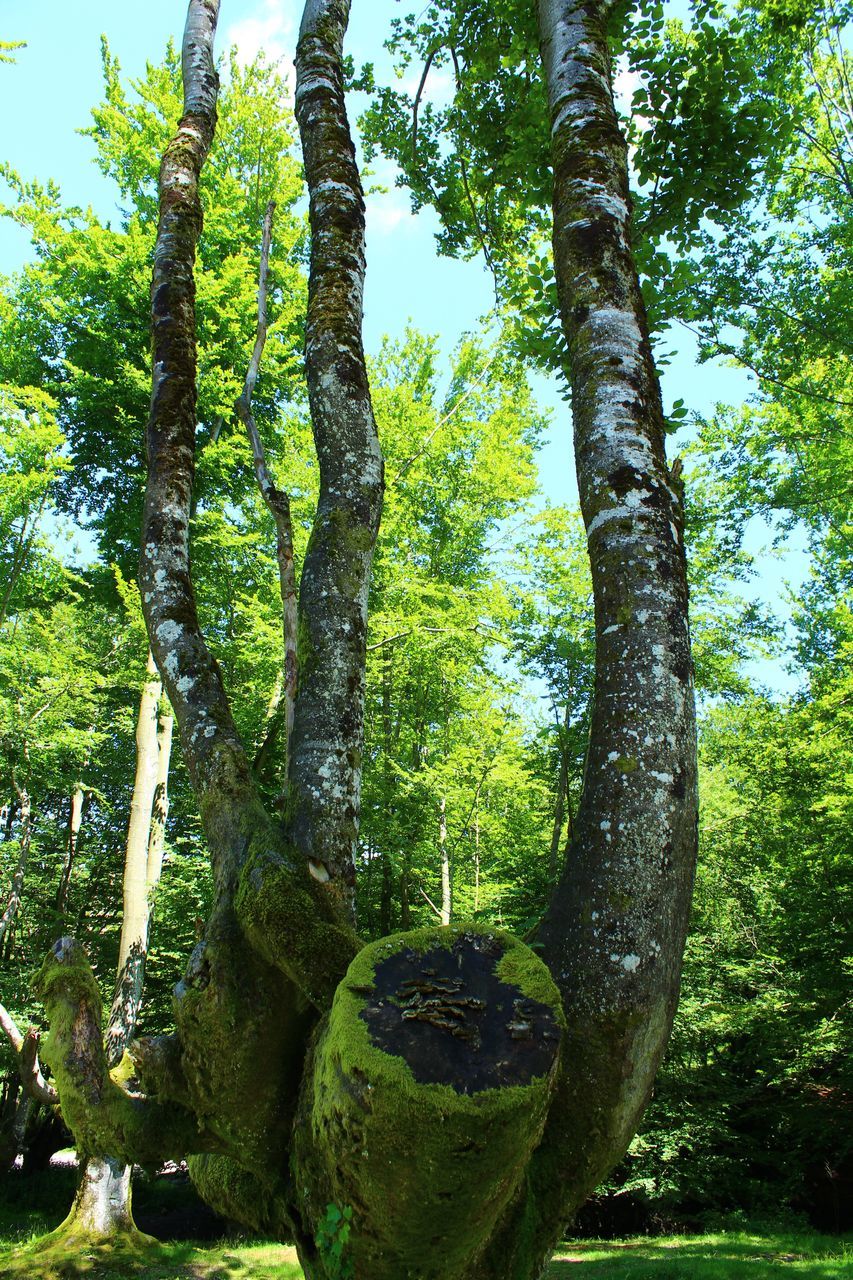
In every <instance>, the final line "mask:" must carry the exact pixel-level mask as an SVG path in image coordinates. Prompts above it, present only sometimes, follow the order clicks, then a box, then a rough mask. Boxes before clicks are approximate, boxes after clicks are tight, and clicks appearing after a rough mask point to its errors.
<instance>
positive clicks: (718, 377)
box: [0, 0, 805, 688]
mask: <svg viewBox="0 0 853 1280" xmlns="http://www.w3.org/2000/svg"><path fill="white" fill-rule="evenodd" d="M409 7H416V3H415V5H414V6H409V5H405V7H404V6H401V4H400V3H399V0H354V3H353V12H352V18H351V24H350V31H349V37H348V42H347V49H348V52H350V53H351V54H352V55H353V57H354V59H355V62H356V65H360V64H361V63H362V62H365V61H374V62H376V63H377V64H378V65H379V66H380V67H381V64H382V62H383V59H386V60H387V55H386V54H384V51H383V49H382V42H383V40H384V39H385V36H386V33H387V32H388V30H389V24H390V19H391V18H392V17H393V16H394V15H399V14H400V13H402V12H407V11H408V8H409ZM299 12H301V4H299V3H298V0H222V7H221V12H220V25H219V34H218V47H219V48H220V49H223V48H225V47H226V46H227V45H229V44H236V45H237V46H238V47H239V49H240V50H241V53H242V55H243V56H244V57H245V58H246V59H250V58H251V57H252V56H254V54H255V53H256V52H257V51H258V50H259V49H261V48H263V49H265V51H266V53H267V55H268V56H271V57H281V58H283V59H284V60H285V65H289V64H290V63H291V61H292V56H293V48H294V43H295V35H296V29H297V26H298V15H299ZM184 15H185V4H184V0H147V3H146V4H145V5H144V6H141V7H140V6H136V5H130V4H123V3H119V4H117V3H115V2H114V0H112V2H107V0H76V2H75V3H73V4H69V3H68V0H41V2H40V3H39V4H38V6H35V5H33V4H32V0H0V39H3V40H25V41H26V42H27V47H26V48H25V49H22V50H20V51H19V53H18V55H17V63H16V64H15V65H12V66H6V65H3V66H0V119H2V120H3V121H4V122H5V126H6V127H5V129H4V140H3V146H2V158H3V159H5V160H7V161H8V162H9V163H10V164H11V165H12V166H13V168H15V169H17V170H19V172H21V174H22V175H23V176H26V177H36V178H39V179H40V180H46V179H47V178H49V177H52V178H54V179H56V180H57V181H58V182H59V184H60V186H61V188H62V191H63V196H64V198H65V200H66V201H67V202H69V203H78V204H81V205H84V206H85V205H88V204H91V205H92V206H93V207H94V208H95V209H96V210H97V211H98V213H99V214H100V215H101V216H103V217H110V216H111V215H112V213H113V211H114V205H113V201H112V193H111V190H110V188H109V186H108V184H107V183H106V181H105V180H104V179H103V178H102V177H101V175H100V174H99V173H98V171H97V169H96V168H95V166H94V165H93V164H92V163H91V155H92V147H91V143H90V142H89V141H88V139H86V138H81V137H79V136H78V134H77V133H76V132H75V130H77V129H79V128H80V127H82V126H84V125H86V124H87V123H88V120H89V110H90V108H91V106H92V105H93V103H94V102H95V101H96V100H97V99H98V98H99V96H100V85H101V79H100V37H101V34H102V33H103V34H105V35H106V36H107V38H108V40H109V43H110V46H111V49H112V51H113V53H114V54H115V55H117V56H118V58H119V60H120V62H121V64H122V68H123V70H124V72H125V73H126V74H128V75H135V74H139V73H140V72H142V70H143V69H144V65H145V62H146V61H151V62H157V61H159V60H160V58H161V57H162V54H163V50H164V48H165V45H166V41H167V40H168V39H169V37H170V36H171V37H172V38H173V39H174V40H175V41H176V42H178V43H179V42H180V36H181V31H182V28H183V21H184ZM386 65H387V61H386ZM437 74H438V79H436V77H435V76H433V77H432V78H431V88H432V91H433V92H434V93H437V94H439V95H440V94H441V92H442V90H443V89H445V88H446V85H443V84H442V82H441V72H439V73H437ZM377 177H378V178H379V179H380V180H381V181H382V182H383V184H385V185H387V187H388V188H389V189H388V190H387V191H386V192H385V193H377V194H373V195H371V196H369V198H368V202H367V203H368V210H367V216H368V275H367V286H366V293H365V342H366V345H367V348H368V350H371V349H376V347H377V346H378V343H379V340H380V339H381V336H382V335H383V334H384V333H390V334H392V335H395V334H399V333H400V332H401V331H402V329H403V328H404V326H405V324H406V323H407V321H409V320H411V321H412V322H413V323H415V324H416V325H417V327H418V328H420V329H422V330H424V331H427V332H434V333H439V334H440V335H441V337H442V342H443V345H444V348H445V350H450V349H451V348H452V347H453V345H454V344H455V342H456V341H457V339H458V338H459V336H460V335H461V334H462V333H463V332H464V331H466V330H469V329H476V328H478V321H479V317H480V316H481V315H483V314H484V313H485V312H486V311H487V310H488V309H489V306H490V304H491V300H492V298H491V291H490V277H489V276H488V274H487V272H486V270H485V267H484V265H483V263H482V260H475V261H473V262H468V263H462V262H451V261H448V260H446V259H441V258H439V257H438V256H437V254H436V252H435V246H434V239H433V233H434V229H435V220H434V218H433V217H432V215H430V214H429V213H422V214H420V215H418V216H417V217H413V216H412V214H411V212H410V210H409V203H408V198H407V196H406V194H405V192H403V191H401V190H399V189H395V188H394V187H393V174H392V173H391V172H390V171H387V170H386V171H381V172H379V173H378V174H377ZM2 198H3V196H2V185H0V200H1V199H2ZM28 256H29V245H28V242H27V239H26V236H25V234H24V232H23V231H21V229H20V228H18V227H16V226H14V225H12V224H11V223H10V222H9V221H8V220H5V219H4V220H0V273H4V274H8V273H10V272H12V271H14V270H15V269H17V268H18V267H20V266H21V264H22V263H23V262H24V261H25V260H26V258H27V257H28ZM667 345H668V346H669V347H673V346H675V347H677V348H678V354H677V356H676V358H675V359H674V360H673V362H672V364H671V365H670V366H669V367H668V368H667V369H666V370H665V372H664V375H663V388H664V399H665V403H666V405H667V407H668V406H669V405H670V404H671V403H672V401H673V400H675V399H679V398H682V399H683V400H684V401H685V403H686V404H687V406H688V408H689V409H691V410H696V411H698V412H700V413H703V414H707V413H710V412H711V411H712V410H713V406H714V404H715V403H716V402H717V401H725V402H728V403H732V404H737V403H740V402H742V401H743V400H744V399H745V398H746V397H747V396H748V395H749V394H750V392H751V391H752V390H754V388H755V382H754V379H753V378H751V377H750V376H749V375H747V374H746V373H745V372H744V371H742V370H738V369H732V368H729V367H726V366H725V365H722V364H707V365H704V366H703V365H698V364H697V363H696V361H695V347H694V345H693V342H692V339H691V338H690V336H689V335H688V334H687V333H684V332H678V333H677V334H674V335H672V338H671V340H670V341H669V342H668V343H667ZM535 391H536V394H537V398H538V399H539V401H540V403H542V404H543V405H544V406H547V407H549V408H551V409H552V410H553V424H552V428H551V431H550V434H549V439H548V441H547V443H546V445H545V447H544V450H543V454H542V458H541V474H542V482H543V488H544V490H545V493H546V495H547V496H548V498H549V499H550V500H551V501H554V502H564V501H570V500H573V498H574V496H575V493H576V490H575V484H574V467H573V463H572V458H571V443H570V425H569V421H568V411H567V408H566V406H565V404H564V403H563V402H562V401H561V400H560V399H559V396H558V394H557V389H556V387H554V386H553V385H551V384H550V383H549V382H548V381H547V380H546V379H544V378H537V379H536V380H535ZM763 539H764V534H763V533H762V531H761V530H760V529H756V530H755V531H754V533H753V535H752V542H753V546H754V548H755V549H756V550H758V549H759V547H760V545H761V542H762V540H763ZM804 569H805V560H804V557H803V556H802V554H800V553H799V552H798V551H797V550H796V549H792V551H791V553H790V554H789V555H788V556H786V557H785V558H784V559H782V560H776V561H774V560H771V559H769V558H765V559H764V560H763V562H762V573H761V575H760V578H759V579H757V580H756V582H755V584H754V586H753V587H752V588H750V592H751V594H754V595H757V596H758V597H759V598H763V599H765V600H767V601H768V602H769V603H771V604H773V605H774V606H776V607H780V606H782V605H783V601H784V579H785V577H788V578H790V579H791V580H792V581H794V582H796V581H799V580H800V579H801V578H802V575H803V572H804ZM762 678H764V679H765V680H767V681H768V682H772V683H773V684H774V685H776V686H777V687H780V688H783V687H785V685H786V684H787V681H786V680H785V678H784V676H783V675H782V673H781V671H772V670H770V669H769V668H767V667H766V664H762Z"/></svg>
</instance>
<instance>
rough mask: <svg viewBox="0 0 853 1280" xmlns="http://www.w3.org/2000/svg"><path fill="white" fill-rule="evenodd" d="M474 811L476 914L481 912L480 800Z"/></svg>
mask: <svg viewBox="0 0 853 1280" xmlns="http://www.w3.org/2000/svg"><path fill="white" fill-rule="evenodd" d="M476 805H477V807H476V809H475V811H474V914H475V915H476V913H477V912H478V911H479V910H480V799H479V796H478V797H477V801H476Z"/></svg>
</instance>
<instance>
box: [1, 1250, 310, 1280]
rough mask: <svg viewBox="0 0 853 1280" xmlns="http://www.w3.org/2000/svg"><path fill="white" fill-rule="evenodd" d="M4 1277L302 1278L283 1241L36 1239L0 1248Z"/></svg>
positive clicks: (22, 1279) (62, 1279)
mask: <svg viewBox="0 0 853 1280" xmlns="http://www.w3.org/2000/svg"><path fill="white" fill-rule="evenodd" d="M46 1244H47V1247H46ZM0 1276H2V1277H3V1280H238V1278H239V1277H245V1278H246V1280H250V1278H251V1280H302V1268H301V1267H300V1266H299V1263H298V1262H297V1260H296V1251H295V1249H293V1248H290V1247H288V1246H286V1245H279V1244H254V1243H253V1244H246V1243H244V1242H240V1243H235V1244H231V1243H229V1242H228V1241H222V1242H220V1243H218V1244H216V1245H214V1246H213V1247H212V1248H199V1247H197V1246H195V1245H192V1244H153V1245H148V1246H146V1247H145V1248H143V1249H139V1250H134V1251H132V1252H130V1251H126V1250H117V1249H106V1248H90V1249H88V1250H86V1249H84V1250H82V1251H80V1250H76V1251H74V1252H66V1251H64V1250H59V1249H56V1248H53V1249H51V1248H50V1246H49V1243H47V1242H45V1241H44V1240H41V1241H40V1240H34V1241H31V1242H30V1243H29V1244H26V1245H24V1246H23V1247H19V1248H17V1249H12V1250H0Z"/></svg>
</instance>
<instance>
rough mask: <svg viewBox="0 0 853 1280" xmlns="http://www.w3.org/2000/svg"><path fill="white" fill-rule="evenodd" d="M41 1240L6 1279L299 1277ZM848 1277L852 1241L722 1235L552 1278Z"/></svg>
mask: <svg viewBox="0 0 853 1280" xmlns="http://www.w3.org/2000/svg"><path fill="white" fill-rule="evenodd" d="M48 1244H49V1242H48V1241H46V1240H45V1239H44V1238H43V1237H42V1238H41V1239H33V1240H31V1241H30V1242H28V1243H26V1244H23V1245H21V1246H19V1247H18V1248H16V1249H11V1250H10V1249H8V1248H7V1249H3V1248H2V1247H0V1276H2V1277H4V1280H77V1278H79V1280H241V1278H245V1280H301V1277H302V1271H301V1269H300V1267H299V1264H298V1262H297V1261H296V1254H295V1252H294V1250H293V1249H292V1248H288V1247H287V1246H284V1245H277V1244H257V1243H246V1242H244V1241H228V1240H225V1241H220V1242H219V1243H217V1244H215V1245H213V1246H212V1247H201V1246H195V1245H193V1244H191V1243H176V1244H157V1245H151V1246H149V1247H148V1248H147V1249H146V1250H145V1251H144V1252H143V1253H133V1254H128V1253H117V1252H115V1251H112V1252H109V1253H103V1252H101V1253H99V1252H98V1251H96V1250H90V1251H89V1252H83V1253H79V1252H78V1253H75V1254H74V1255H68V1254H59V1253H57V1252H56V1251H54V1252H51V1250H50V1248H49V1247H46V1246H48ZM782 1276H787V1277H790V1280H842V1278H843V1277H852V1276H853V1242H851V1241H850V1240H849V1238H848V1239H847V1240H846V1241H845V1240H844V1239H843V1238H841V1237H832V1236H819V1235H816V1234H792V1233H790V1232H769V1231H767V1232H765V1231H762V1232H760V1233H755V1234H753V1233H750V1232H745V1231H738V1232H721V1233H719V1234H714V1235H703V1236H665V1237H661V1238H659V1239H649V1238H639V1239H635V1240H623V1241H584V1242H572V1243H570V1244H567V1245H564V1246H563V1247H562V1248H561V1249H560V1250H559V1251H558V1252H557V1254H556V1255H555V1257H554V1260H553V1262H552V1263H551V1268H550V1271H549V1272H548V1280H605V1278H606V1280H775V1278H777V1277H782Z"/></svg>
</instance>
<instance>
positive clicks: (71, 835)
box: [56, 782, 86, 920]
mask: <svg viewBox="0 0 853 1280" xmlns="http://www.w3.org/2000/svg"><path fill="white" fill-rule="evenodd" d="M85 798H86V792H85V791H84V790H83V787H82V785H81V784H80V783H79V782H78V784H77V786H76V787H75V788H74V791H73V793H72V795H71V804H70V807H69V812H68V842H67V844H66V846H65V863H64V865H63V868H62V875H61V876H60V877H59V887H58V888H57V890H56V913H57V915H58V916H59V918H60V920H62V919H63V918H64V916H65V912H66V909H67V906H68V890H69V887H70V885H71V874H72V872H73V870H74V862H75V860H76V858H77V844H78V842H79V839H80V828H81V826H82V825H83V802H84V800H85Z"/></svg>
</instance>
